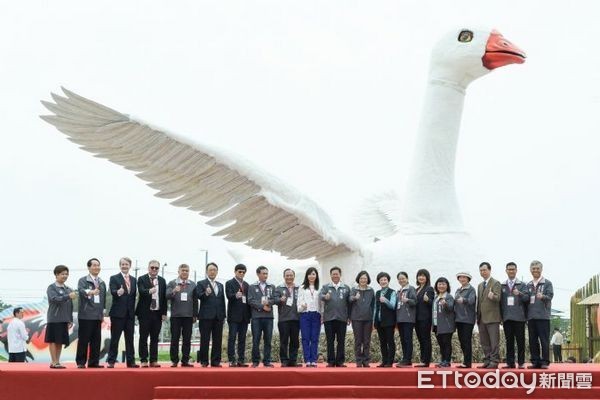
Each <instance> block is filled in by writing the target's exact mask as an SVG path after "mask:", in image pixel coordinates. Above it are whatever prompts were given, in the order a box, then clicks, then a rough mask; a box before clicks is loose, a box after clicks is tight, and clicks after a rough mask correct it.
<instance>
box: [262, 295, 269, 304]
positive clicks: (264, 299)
mask: <svg viewBox="0 0 600 400" xmlns="http://www.w3.org/2000/svg"><path fill="white" fill-rule="evenodd" d="M261 300H262V302H263V303H267V302H268V301H269V297H268V296H263V297H262V298H261Z"/></svg>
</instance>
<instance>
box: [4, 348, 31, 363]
mask: <svg viewBox="0 0 600 400" xmlns="http://www.w3.org/2000/svg"><path fill="white" fill-rule="evenodd" d="M26 354H27V352H26V351H23V352H21V353H8V362H18V363H24V362H25V355H26Z"/></svg>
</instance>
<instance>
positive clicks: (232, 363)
mask: <svg viewBox="0 0 600 400" xmlns="http://www.w3.org/2000/svg"><path fill="white" fill-rule="evenodd" d="M237 366H238V363H235V362H230V363H229V368H237Z"/></svg>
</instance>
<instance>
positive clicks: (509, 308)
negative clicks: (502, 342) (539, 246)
mask: <svg viewBox="0 0 600 400" xmlns="http://www.w3.org/2000/svg"><path fill="white" fill-rule="evenodd" d="M506 276H507V279H506V281H505V282H504V283H503V284H502V299H501V301H500V307H501V309H502V326H503V327H504V336H505V337H506V365H505V366H504V367H502V368H515V340H516V342H517V361H518V365H519V369H523V368H525V320H526V314H525V313H526V309H525V307H526V305H527V302H528V301H529V296H528V295H527V285H525V283H524V282H521V281H520V280H519V279H517V264H515V263H514V262H509V263H508V264H506Z"/></svg>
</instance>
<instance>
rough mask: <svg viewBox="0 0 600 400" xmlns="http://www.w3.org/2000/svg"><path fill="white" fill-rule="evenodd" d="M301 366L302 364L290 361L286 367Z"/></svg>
mask: <svg viewBox="0 0 600 400" xmlns="http://www.w3.org/2000/svg"><path fill="white" fill-rule="evenodd" d="M301 366H302V364H298V363H296V362H291V363H289V364H288V367H292V368H298V367H301Z"/></svg>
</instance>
